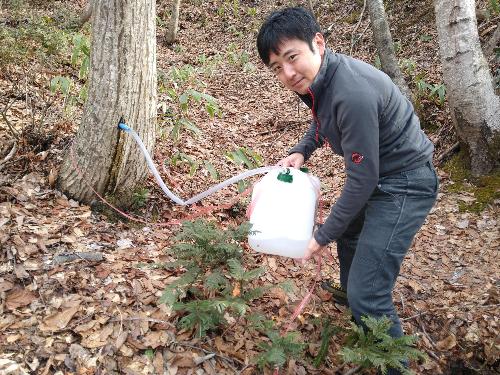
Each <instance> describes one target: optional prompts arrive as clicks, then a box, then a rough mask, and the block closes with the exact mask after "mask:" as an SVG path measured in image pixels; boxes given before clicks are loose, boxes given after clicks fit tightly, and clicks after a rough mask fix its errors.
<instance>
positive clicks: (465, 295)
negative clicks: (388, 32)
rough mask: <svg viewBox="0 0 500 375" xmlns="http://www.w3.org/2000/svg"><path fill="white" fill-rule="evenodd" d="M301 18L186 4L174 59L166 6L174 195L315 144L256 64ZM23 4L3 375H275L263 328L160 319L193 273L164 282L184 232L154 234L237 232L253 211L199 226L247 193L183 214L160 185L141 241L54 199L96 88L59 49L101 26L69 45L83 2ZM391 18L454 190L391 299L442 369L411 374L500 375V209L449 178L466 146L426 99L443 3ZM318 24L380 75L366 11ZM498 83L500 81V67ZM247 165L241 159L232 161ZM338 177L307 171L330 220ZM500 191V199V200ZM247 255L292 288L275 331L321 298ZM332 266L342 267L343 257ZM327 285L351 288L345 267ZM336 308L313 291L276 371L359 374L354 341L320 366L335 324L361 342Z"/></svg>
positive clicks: (306, 284) (0, 220)
mask: <svg viewBox="0 0 500 375" xmlns="http://www.w3.org/2000/svg"><path fill="white" fill-rule="evenodd" d="M32 3H33V4H36V2H32ZM297 3H298V2H287V1H267V2H260V1H243V0H242V1H240V2H238V1H236V2H229V1H218V0H213V1H196V0H189V1H185V2H183V4H182V11H181V20H180V31H179V34H178V40H177V42H176V43H175V44H174V45H173V46H167V45H166V44H165V42H164V36H163V34H164V32H165V25H166V21H164V20H165V19H166V17H167V16H168V9H167V8H166V6H165V5H162V6H159V8H158V15H159V17H158V25H159V27H158V47H157V48H158V51H157V53H158V54H157V61H158V69H159V70H158V77H159V98H158V125H159V136H158V139H157V143H156V148H155V154H154V159H155V161H156V163H157V165H163V167H160V172H161V174H162V176H163V178H164V179H165V181H166V182H167V185H169V186H171V187H172V188H173V190H174V192H175V193H176V194H178V195H180V196H181V197H183V198H184V199H187V198H188V197H191V196H193V195H195V194H197V193H199V192H201V191H203V190H205V189H207V188H208V187H210V186H211V185H213V184H215V183H216V182H217V181H221V180H225V179H227V178H229V177H232V176H233V175H236V174H238V173H240V172H241V171H243V170H244V169H245V168H246V167H245V165H242V164H240V163H238V160H240V161H241V152H243V153H244V154H245V156H246V159H247V163H248V165H247V166H250V165H258V164H261V165H272V164H274V163H276V162H277V161H278V160H280V159H281V158H282V157H283V156H284V155H286V153H287V150H288V149H289V148H290V147H291V146H293V145H294V144H295V142H296V141H297V140H298V139H299V138H300V137H301V135H302V134H303V132H304V130H305V129H306V128H307V126H308V123H309V121H310V119H311V115H310V112H309V111H308V110H307V108H306V107H305V106H304V105H301V104H299V103H298V101H297V98H296V97H294V95H292V94H291V93H288V92H287V91H286V90H285V89H284V88H283V87H281V85H280V84H279V83H278V82H277V81H276V80H275V78H274V77H273V76H272V75H271V73H270V72H269V71H268V69H267V68H266V67H264V66H263V65H262V64H261V63H260V62H259V60H258V56H257V53H256V48H255V36H256V32H257V30H258V27H259V25H260V23H261V22H262V20H263V18H264V17H265V16H266V14H268V13H269V11H270V10H271V9H273V8H274V7H277V6H283V5H287V4H294V5H295V4H297ZM19 4H21V5H19ZM22 4H24V3H23V2H21V1H18V2H8V1H7V2H3V3H2V5H1V6H2V8H1V10H0V11H1V13H0V27H2V34H0V35H1V36H2V39H0V40H3V42H2V47H0V53H2V58H4V59H6V60H4V62H3V64H4V65H3V67H2V72H1V73H0V92H1V95H0V110H2V118H3V120H0V140H1V142H0V160H3V162H2V163H1V164H0V170H1V171H2V174H1V175H0V247H1V253H0V259H1V263H0V297H1V306H0V312H1V315H0V373H6V374H14V373H38V374H52V373H59V374H63V373H64V374H66V373H79V374H92V373H96V372H97V373H125V374H153V373H155V374H163V373H166V374H171V375H173V374H205V373H207V374H236V373H241V374H253V373H265V374H270V373H271V372H272V369H270V368H269V367H266V368H264V369H262V370H261V369H259V368H258V367H257V366H256V365H255V363H254V360H255V358H256V357H257V356H258V354H259V352H262V348H260V347H259V346H258V343H259V342H262V341H264V342H269V340H268V339H267V338H266V337H265V335H263V334H262V333H260V332H259V331H256V330H253V329H250V328H249V322H248V319H246V317H242V318H239V319H237V320H235V319H234V318H231V317H228V323H227V325H226V326H224V327H223V328H222V330H219V331H214V332H209V333H208V334H207V336H205V337H202V338H195V337H194V336H195V335H194V332H193V330H189V329H181V328H180V327H179V326H178V324H177V323H178V322H179V319H180V318H181V317H182V314H181V313H180V312H178V311H173V310H172V309H170V308H168V307H167V306H166V305H165V304H161V303H159V299H160V297H161V296H162V293H163V290H164V289H165V287H166V286H167V285H169V284H171V283H172V282H173V281H174V280H176V279H178V277H179V276H180V274H181V271H180V270H179V269H166V268H164V267H161V266H160V265H161V264H164V263H165V262H168V261H170V260H171V259H172V258H171V256H170V255H169V254H168V252H167V250H168V249H169V248H171V246H172V245H173V244H174V235H175V233H176V232H177V231H178V229H179V227H178V226H176V225H165V226H161V225H157V224H158V223H159V222H168V221H169V220H171V219H173V218H176V219H183V218H186V217H190V216H192V215H193V214H194V213H196V212H206V213H205V215H204V216H202V217H203V218H204V219H210V220H213V221H214V222H216V223H218V225H219V226H220V227H221V228H226V227H228V226H230V225H234V224H240V223H242V222H244V221H245V220H246V218H245V215H244V212H245V206H246V204H247V201H246V200H245V198H241V200H240V201H239V202H238V203H237V204H236V205H234V206H233V207H232V208H229V209H228V208H220V209H215V210H211V211H208V210H205V211H204V210H203V208H204V207H209V206H211V205H215V206H218V207H221V206H223V205H224V204H225V203H227V202H230V201H231V200H233V199H234V198H235V197H236V196H237V189H236V187H231V188H227V189H225V190H223V191H221V192H219V193H217V194H215V195H214V196H211V197H209V198H207V199H206V200H204V201H203V202H202V203H201V204H199V205H197V207H195V208H194V209H191V210H190V209H184V208H180V207H178V206H175V205H174V204H173V203H172V202H171V201H169V200H168V199H167V198H166V197H165V196H164V195H163V194H162V192H161V190H160V189H159V188H158V186H157V185H156V183H155V182H154V180H153V178H151V177H150V178H149V179H148V181H147V184H146V186H145V189H144V190H143V191H142V192H141V193H140V194H138V202H137V203H138V205H139V204H140V205H141V207H140V208H137V209H136V211H135V214H137V215H140V216H141V217H143V218H145V219H146V220H147V221H148V222H150V224H148V225H142V224H139V223H135V222H133V221H128V220H123V219H119V218H118V216H119V215H113V214H111V213H110V212H109V211H108V210H102V209H99V206H101V205H100V204H96V205H95V206H93V207H92V208H91V207H89V206H86V205H81V204H79V203H78V202H75V201H73V200H71V199H68V198H67V197H65V196H64V195H63V194H61V193H60V192H59V191H58V190H57V189H56V187H55V181H56V178H57V170H58V168H59V166H60V164H61V161H62V159H63V157H64V156H65V153H66V150H67V147H68V145H69V144H70V142H71V139H72V138H73V137H74V134H75V132H76V130H77V128H78V125H79V123H80V120H81V117H82V114H83V106H82V102H81V100H78V99H77V98H76V97H77V95H78V93H79V92H81V89H82V85H83V83H84V80H82V79H79V78H78V66H77V67H75V66H74V65H72V64H71V63H70V55H71V51H72V49H73V48H74V47H72V44H71V43H67V42H66V43H63V42H62V40H63V39H64V40H67V39H68V38H70V37H71V36H73V35H75V34H78V33H82V34H83V35H89V31H88V30H89V27H88V25H87V26H86V27H85V28H84V29H82V30H80V31H74V29H69V28H68V29H64V27H66V26H67V25H68V24H70V23H71V22H74V20H75V19H76V18H75V17H77V15H78V14H79V12H80V11H81V9H82V4H80V3H79V2H77V1H63V2H54V1H50V2H48V3H47V4H44V5H40V6H36V5H31V6H29V5H26V4H24V5H22ZM14 5H15V6H16V7H17V8H15V7H14ZM304 5H307V4H306V2H304ZM22 6H24V8H22ZM388 6H389V8H388V9H387V11H388V15H389V21H390V23H391V26H392V27H393V37H394V39H395V40H396V45H397V53H398V58H399V59H400V61H401V65H402V67H403V70H404V72H405V74H406V75H407V78H408V83H409V85H410V87H411V88H412V90H413V91H414V93H416V94H417V103H418V107H419V112H420V115H421V120H422V124H423V128H424V130H425V131H426V132H427V134H428V135H429V137H430V138H431V139H432V140H433V141H434V143H435V144H436V153H435V164H436V165H438V174H439V177H440V193H439V197H438V200H437V203H436V205H435V207H434V208H433V210H432V211H431V213H430V215H429V217H428V218H427V220H426V222H425V224H424V226H423V227H422V229H421V230H420V232H419V233H418V234H417V236H416V238H415V240H414V243H413V245H412V247H411V249H410V251H409V253H408V255H407V257H406V259H405V261H404V264H403V267H402V269H401V275H400V277H399V278H398V281H397V285H396V288H395V292H394V299H395V303H396V306H397V309H398V311H399V313H400V317H401V320H402V324H403V328H404V330H405V332H406V334H413V335H417V336H418V337H419V341H418V343H417V346H418V348H419V349H420V350H422V351H423V352H425V353H426V354H427V355H428V359H427V360H426V361H425V362H419V363H411V369H412V370H413V371H414V372H416V373H418V374H498V373H499V366H500V362H499V354H500V341H499V324H500V320H499V319H500V314H499V311H500V309H499V306H500V298H499V291H498V288H499V284H500V258H499V257H498V249H499V247H500V236H499V229H498V212H499V200H498V198H497V199H496V200H494V199H493V200H490V201H489V202H488V203H486V204H483V205H481V206H478V200H479V198H478V196H477V195H476V194H475V192H476V190H474V188H473V185H472V183H471V181H468V180H457V179H456V178H455V180H454V179H453V178H452V176H451V168H447V167H446V165H447V164H446V163H445V160H446V158H447V157H448V156H450V155H448V153H447V150H448V149H449V148H450V146H452V145H453V144H454V143H455V142H456V137H455V135H454V132H453V128H452V125H451V119H450V116H449V111H448V107H447V103H446V101H444V103H440V99H439V97H438V96H437V94H436V93H437V91H436V93H432V89H426V88H425V86H424V85H423V83H422V82H424V83H427V84H428V86H427V87H431V88H432V87H438V86H439V85H440V84H441V83H442V79H441V72H440V64H439V58H438V55H437V53H438V46H437V37H436V31H435V27H434V24H433V22H434V16H433V9H432V4H430V2H411V1H398V2H393V3H391V4H390V5H388ZM315 13H316V15H317V17H318V20H319V21H320V24H321V25H322V27H323V28H324V29H327V28H328V27H330V26H331V28H330V30H331V33H330V34H329V36H328V39H327V44H328V45H329V46H330V48H332V49H334V50H335V51H336V52H340V53H346V54H352V55H353V56H354V57H357V58H360V59H362V60H364V61H366V62H369V63H372V64H376V59H375V50H374V46H373V42H372V37H371V32H370V30H369V27H368V20H367V15H366V14H361V5H360V2H356V1H352V0H340V1H337V2H333V1H321V2H317V5H316V7H315ZM360 15H362V16H363V18H362V21H361V23H360V24H359V26H357V23H358V19H359V17H360ZM408 15H410V16H408ZM34 20H38V21H37V22H38V23H36V22H35V21H34ZM495 22H496V23H498V17H497V18H496V21H495V18H494V17H492V18H489V19H483V20H482V21H481V23H480V25H479V30H480V34H481V37H482V38H487V37H488V35H490V34H491V33H492V32H493V30H494V27H492V26H494V25H495ZM64 25H66V26H64ZM30 27H31V29H29V28H30ZM12 30H17V32H18V33H17V34H16V35H17V38H19V39H18V40H16V41H15V43H14V44H12V43H11V45H14V46H15V45H17V47H18V50H16V49H15V48H14V49H13V50H9V49H8V46H9V44H8V43H9V39H8V35H13V34H8V33H9V32H12ZM29 30H31V31H33V30H38V31H39V33H38V34H36V35H35V33H31V34H30V33H29ZM58 30H65V31H60V32H59V31H58ZM71 30H72V31H71ZM40 31H43V32H40ZM353 35H355V38H354V40H356V42H355V43H354V45H353V42H352V40H353V37H352V36H353ZM10 42H12V40H11V41H10ZM16 43H17V44H16ZM38 43H40V45H38ZM51 48H52V50H51ZM54 50H55V52H54ZM73 50H74V49H73ZM16 53H17V54H18V55H19V56H20V57H19V56H18V57H16V56H17V55H16ZM12 56H14V58H13V60H12V61H7V58H8V57H12ZM21 57H22V58H21ZM492 67H493V69H498V63H497V65H494V64H492ZM54 76H62V77H69V78H70V79H71V80H72V82H73V86H72V87H71V89H70V92H69V94H68V95H66V96H64V95H62V94H61V93H60V92H56V93H54V92H51V91H50V90H49V82H50V80H51V79H52V78H53V77H54ZM174 84H175V85H174ZM172 88H174V89H175V90H177V94H179V93H181V92H184V91H185V90H187V89H193V90H197V91H199V92H204V93H206V94H209V95H211V96H212V97H214V98H215V99H216V100H217V103H218V106H219V107H220V110H221V116H215V117H214V118H211V117H210V116H209V114H208V113H207V111H206V109H205V106H204V105H203V103H202V102H201V103H197V102H195V101H192V102H190V103H189V108H188V112H186V113H181V112H180V111H179V108H178V106H176V102H175V101H174V100H173V99H171V98H170V97H168V89H172ZM175 116H178V117H179V116H183V117H184V118H186V119H189V120H190V121H191V122H192V123H193V124H195V126H196V127H197V128H198V129H199V135H196V134H195V133H194V132H192V131H189V130H188V129H185V128H182V129H181V131H180V133H179V139H177V140H174V139H173V138H172V136H171V133H170V131H171V129H172V124H173V122H172V119H173V118H175ZM14 146H15V149H14V150H13V147H14ZM238 149H240V151H241V152H240V159H238V157H237V156H234V155H236V154H235V153H234V151H235V150H238ZM11 150H13V152H12V153H11V154H9V152H10V151H11ZM342 165H343V163H342V160H341V159H340V158H339V157H336V156H334V155H333V153H332V152H331V150H328V149H326V148H323V149H321V150H318V152H316V154H315V156H314V157H313V158H312V159H311V160H310V161H309V162H308V163H307V166H308V167H309V170H310V172H311V173H312V174H314V175H316V176H318V177H319V178H320V180H321V182H322V199H323V200H324V202H325V204H324V205H323V213H322V214H323V217H325V216H327V215H328V213H329V209H330V207H331V205H332V203H333V202H334V201H335V198H336V197H338V196H339V194H340V191H341V188H342V182H343V176H344V175H343V166H342ZM457 186H458V187H459V188H458V189H457ZM493 189H497V194H498V186H496V187H495V186H494V187H493ZM96 201H97V198H96ZM472 208H475V209H472ZM103 212H104V213H107V215H104V213H103ZM244 246H245V254H244V259H245V263H244V266H245V267H251V265H259V266H261V267H264V269H265V270H266V272H265V273H264V274H263V275H261V276H260V278H259V280H257V281H256V283H257V284H262V283H268V284H272V285H277V284H278V283H281V282H284V281H287V280H288V281H292V282H293V283H294V284H295V290H294V291H293V292H291V293H285V292H283V291H282V290H281V289H279V288H273V289H271V290H270V291H269V293H268V294H266V295H265V297H262V298H259V299H256V300H255V301H253V302H252V303H251V304H250V310H251V311H252V312H261V313H262V314H264V316H266V317H267V318H268V319H269V320H272V321H274V323H275V324H276V326H277V327H281V326H283V325H285V324H287V323H289V320H290V317H291V315H292V313H293V311H294V309H295V307H296V306H297V304H298V303H299V302H300V301H301V300H302V298H303V297H304V296H305V295H306V293H307V292H308V289H309V288H310V286H311V285H312V284H313V281H314V277H315V272H316V271H315V267H314V265H313V264H312V263H311V264H307V265H305V266H302V265H299V264H297V263H295V262H294V261H293V260H292V259H287V258H282V257H272V256H265V255H262V254H257V253H255V252H252V251H251V250H250V249H249V248H248V247H247V245H245V244H244ZM330 250H331V251H332V252H333V254H336V251H335V245H331V246H330ZM322 272H323V277H325V278H326V277H328V278H333V279H338V263H337V261H336V256H334V257H333V259H328V260H327V261H326V262H325V265H324V266H323V270H322ZM330 297H331V296H330V295H328V294H327V293H325V292H322V291H321V290H319V288H316V289H315V292H314V294H313V297H312V298H311V300H310V301H309V303H308V304H307V305H306V306H305V308H304V310H303V311H302V313H301V314H300V315H299V317H298V318H297V319H296V320H295V321H294V322H293V323H292V330H293V331H294V332H297V333H298V334H299V337H300V339H301V340H302V341H304V342H306V344H307V347H306V350H305V351H304V355H303V356H298V357H292V358H289V359H288V360H287V363H286V364H285V366H284V367H283V368H282V369H281V372H280V373H287V374H343V373H346V372H348V371H350V370H352V369H353V368H354V366H353V365H348V364H344V363H343V362H342V360H341V358H340V357H339V356H338V352H339V350H340V349H341V347H342V345H343V344H344V340H345V334H339V335H334V336H333V337H332V338H331V340H330V345H329V347H328V355H327V356H326V359H325V360H324V361H323V363H322V364H321V365H320V367H318V368H316V367H314V366H313V364H312V363H313V359H314V358H315V357H316V356H317V355H318V352H319V351H320V347H321V342H322V340H321V331H322V325H323V324H324V322H325V321H326V320H330V321H332V322H333V323H334V324H335V325H339V326H343V327H348V326H349V324H348V321H349V318H348V315H347V313H346V311H344V310H343V309H342V308H341V307H340V306H337V305H335V304H333V303H332V301H331V300H330ZM9 366H10V367H9ZM16 371H17V372H16ZM366 373H373V371H370V370H367V371H366Z"/></svg>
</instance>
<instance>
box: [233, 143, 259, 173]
mask: <svg viewBox="0 0 500 375" xmlns="http://www.w3.org/2000/svg"><path fill="white" fill-rule="evenodd" d="M226 158H227V159H228V160H230V161H232V162H233V163H235V164H238V165H245V166H246V167H247V168H248V169H254V168H257V167H259V166H261V165H262V156H260V155H259V154H257V153H256V152H255V151H253V150H251V149H248V148H246V147H239V148H237V149H235V150H233V151H228V152H226Z"/></svg>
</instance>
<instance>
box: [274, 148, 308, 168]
mask: <svg viewBox="0 0 500 375" xmlns="http://www.w3.org/2000/svg"><path fill="white" fill-rule="evenodd" d="M303 164H304V155H302V154H300V153H298V152H295V153H293V154H291V155H288V156H287V157H286V158H284V159H281V160H280V161H279V162H278V163H276V165H279V166H281V167H294V168H297V169H299V168H300V167H302V165H303Z"/></svg>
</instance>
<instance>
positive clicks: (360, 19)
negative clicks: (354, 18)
mask: <svg viewBox="0 0 500 375" xmlns="http://www.w3.org/2000/svg"><path fill="white" fill-rule="evenodd" d="M365 9H366V0H364V1H363V9H361V14H360V15H359V20H358V23H357V24H356V26H355V27H354V30H353V31H352V36H351V49H350V50H349V55H352V49H353V48H354V45H355V44H356V42H357V41H358V40H360V39H361V36H362V35H363V34H364V31H363V33H362V34H361V36H359V37H358V38H356V40H355V39H354V36H355V35H356V30H357V29H358V27H359V25H360V24H361V21H362V20H363V15H364V13H365ZM365 31H366V29H365Z"/></svg>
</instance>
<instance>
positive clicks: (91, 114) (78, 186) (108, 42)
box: [58, 0, 156, 206]
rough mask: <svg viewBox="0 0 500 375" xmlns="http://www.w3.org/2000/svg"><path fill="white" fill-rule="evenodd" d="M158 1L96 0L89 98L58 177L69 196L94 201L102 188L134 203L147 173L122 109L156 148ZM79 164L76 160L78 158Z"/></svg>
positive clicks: (118, 199) (125, 203)
mask: <svg viewBox="0 0 500 375" xmlns="http://www.w3.org/2000/svg"><path fill="white" fill-rule="evenodd" d="M155 17H156V14H155V1H154V0H109V1H108V0H106V1H104V0H96V2H95V3H94V9H93V12H92V20H91V22H92V47H91V62H90V75H89V91H88V99H87V102H86V103H85V108H84V114H83V119H82V123H81V125H80V128H79V129H78V133H77V135H76V138H75V141H74V145H73V147H72V149H73V150H74V152H71V150H70V151H69V152H68V153H67V155H66V157H65V160H64V162H63V165H62V167H61V170H60V173H59V179H58V185H59V187H60V189H61V190H62V191H63V192H64V193H66V194H67V195H68V196H70V197H72V198H74V199H76V200H78V201H81V202H84V203H91V202H92V201H93V200H94V199H96V195H95V193H94V192H93V191H92V189H94V190H95V191H97V192H98V193H99V194H101V195H112V196H113V200H114V202H115V203H117V204H118V205H121V206H128V205H129V203H130V201H131V197H132V195H133V193H134V191H136V189H137V188H138V187H139V186H140V184H141V183H142V181H143V179H144V178H145V176H146V174H147V166H146V163H145V161H144V157H143V155H142V154H141V153H140V151H139V149H138V148H137V146H136V145H135V143H134V141H133V139H132V138H131V137H130V136H128V135H127V134H126V133H124V132H122V131H119V130H118V128H117V125H118V121H119V119H120V117H121V116H123V117H124V119H125V121H126V122H127V124H128V125H129V126H131V127H132V128H133V129H135V130H136V131H137V132H138V133H139V135H140V136H141V137H142V139H143V140H144V143H145V145H146V147H147V149H148V150H149V151H150V152H151V151H152V150H153V147H154V141H155V118H156V19H155ZM75 163H76V164H77V167H75V165H74V164H75Z"/></svg>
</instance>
